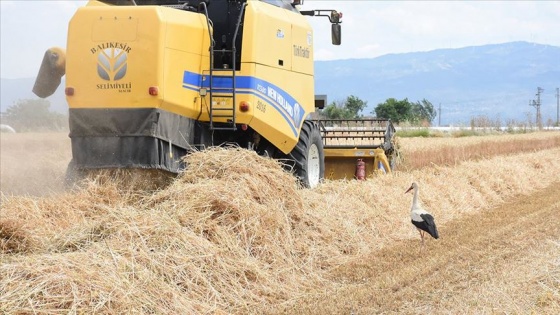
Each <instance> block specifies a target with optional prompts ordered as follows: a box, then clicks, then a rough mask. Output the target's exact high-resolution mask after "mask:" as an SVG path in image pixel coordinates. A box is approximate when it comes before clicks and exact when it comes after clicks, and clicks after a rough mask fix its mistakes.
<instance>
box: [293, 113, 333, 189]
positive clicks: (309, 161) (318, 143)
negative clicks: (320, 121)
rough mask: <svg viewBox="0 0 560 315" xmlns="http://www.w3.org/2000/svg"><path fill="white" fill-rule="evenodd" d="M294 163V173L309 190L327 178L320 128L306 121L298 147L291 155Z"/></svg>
mask: <svg viewBox="0 0 560 315" xmlns="http://www.w3.org/2000/svg"><path fill="white" fill-rule="evenodd" d="M290 157H291V159H293V161H294V173H295V175H296V176H297V177H298V178H299V180H300V181H301V182H302V184H303V185H304V186H306V187H309V188H314V187H316V186H317V185H318V184H319V182H320V181H321V180H322V179H323V178H324V177H325V154H324V152H323V141H322V139H321V132H320V130H319V126H318V125H317V124H316V123H314V122H312V121H308V120H306V121H304V122H303V126H302V128H301V133H300V135H299V141H298V143H297V145H296V147H295V148H294V149H293V150H292V152H291V153H290Z"/></svg>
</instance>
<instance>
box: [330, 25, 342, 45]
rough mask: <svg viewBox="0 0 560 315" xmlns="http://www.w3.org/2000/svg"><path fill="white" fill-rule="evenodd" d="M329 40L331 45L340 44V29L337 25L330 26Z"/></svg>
mask: <svg viewBox="0 0 560 315" xmlns="http://www.w3.org/2000/svg"><path fill="white" fill-rule="evenodd" d="M331 38H332V44H333V45H340V43H341V42H342V27H341V26H340V24H338V23H333V24H332V25H331Z"/></svg>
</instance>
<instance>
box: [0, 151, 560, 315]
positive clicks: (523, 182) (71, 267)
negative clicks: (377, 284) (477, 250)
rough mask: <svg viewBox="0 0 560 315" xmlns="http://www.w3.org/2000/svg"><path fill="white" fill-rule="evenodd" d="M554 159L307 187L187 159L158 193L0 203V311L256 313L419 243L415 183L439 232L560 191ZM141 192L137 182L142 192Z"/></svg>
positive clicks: (108, 189)
mask: <svg viewBox="0 0 560 315" xmlns="http://www.w3.org/2000/svg"><path fill="white" fill-rule="evenodd" d="M558 156H560V149H549V150H544V151H538V152H533V153H525V154H516V155H510V156H498V157H495V158H492V159H482V160H479V161H464V162H462V163H460V164H457V165H456V166H455V167H443V166H441V167H432V168H425V169H421V170H415V171H412V172H409V173H404V172H397V173H395V174H393V175H390V176H379V177H375V178H370V179H368V180H367V181H360V182H358V181H353V180H350V181H327V182H325V183H324V184H322V185H320V186H319V187H318V188H316V189H313V190H309V189H302V188H301V187H300V186H299V185H298V183H297V181H296V180H295V179H294V177H293V176H292V175H291V174H288V173H287V172H285V171H284V170H283V168H282V167H281V165H280V164H279V163H278V162H276V161H274V160H271V159H267V158H263V157H260V156H258V155H256V154H255V153H254V152H251V151H246V150H242V149H234V148H213V149H209V150H206V151H203V152H195V153H193V154H191V155H189V156H188V157H187V160H186V161H187V163H188V165H189V166H188V168H187V170H186V171H185V172H184V173H183V174H181V176H180V177H179V178H177V179H176V180H174V181H173V182H172V183H171V184H170V185H168V186H166V187H162V188H161V189H158V190H155V191H154V190H153V186H152V185H151V184H149V185H148V184H146V185H147V189H140V188H142V187H139V186H138V185H136V186H134V185H133V186H132V187H131V186H130V185H127V184H126V182H127V181H126V176H125V177H123V176H122V174H110V175H109V174H103V176H100V177H94V178H92V179H90V180H89V181H87V182H86V183H85V184H84V186H82V187H81V188H76V189H75V190H74V191H70V192H67V193H64V194H60V195H56V196H52V197H44V198H32V197H17V196H15V197H14V196H6V195H3V196H2V216H1V217H0V250H1V256H0V258H1V261H2V265H1V266H0V313H39V314H41V313H43V314H67V313H115V314H120V313H158V314H225V313H234V314H246V313H261V312H262V311H263V310H267V309H268V310H270V309H273V308H274V306H275V305H278V304H279V303H282V302H284V301H287V300H290V299H294V298H296V297H298V296H300V295H304V294H306V293H307V292H309V291H310V290H320V288H321V287H323V286H325V285H328V284H329V283H330V281H331V280H329V274H328V273H329V270H332V268H335V267H337V266H339V265H341V264H344V263H345V262H348V261H349V260H352V259H355V258H356V257H359V256H361V255H364V254H367V253H371V252H372V251H375V250H377V249H379V248H383V247H385V246H390V245H391V243H392V242H393V241H395V240H401V239H409V238H416V237H417V234H416V232H415V231H414V229H412V228H411V225H410V222H409V217H408V210H409V207H410V196H405V195H403V193H404V190H405V189H406V188H407V187H408V186H409V185H410V182H411V181H412V180H415V181H417V182H419V183H420V185H421V199H422V202H423V203H424V205H425V206H426V207H427V208H429V209H430V210H431V211H432V213H434V215H435V216H436V218H437V219H438V223H439V224H441V225H445V224H446V222H448V221H450V220H453V219H456V218H458V217H460V216H461V215H462V214H463V213H468V212H474V211H481V210H483V209H487V208H489V207H491V206H492V205H496V204H499V203H501V202H503V201H504V200H506V199H507V198H510V197H512V196H515V195H519V194H529V193H531V192H533V191H535V190H538V189H541V188H543V187H546V186H548V185H550V184H551V183H554V182H555V181H558V177H557V174H559V173H560V160H559V159H558ZM139 183H141V181H140V182H139Z"/></svg>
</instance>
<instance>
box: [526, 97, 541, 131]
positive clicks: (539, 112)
mask: <svg viewBox="0 0 560 315" xmlns="http://www.w3.org/2000/svg"><path fill="white" fill-rule="evenodd" d="M542 92H544V90H543V89H542V88H540V87H537V94H536V95H537V101H536V102H535V101H534V100H533V102H532V103H529V105H531V106H533V107H535V108H536V109H537V119H536V123H537V127H538V128H539V130H541V129H542V118H541V93H542Z"/></svg>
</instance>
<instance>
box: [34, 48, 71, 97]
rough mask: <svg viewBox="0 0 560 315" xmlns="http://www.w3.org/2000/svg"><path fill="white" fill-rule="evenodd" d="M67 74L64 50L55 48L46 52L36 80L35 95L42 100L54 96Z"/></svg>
mask: <svg viewBox="0 0 560 315" xmlns="http://www.w3.org/2000/svg"><path fill="white" fill-rule="evenodd" d="M65 73H66V51H65V50H64V49H63V48H59V47H53V48H49V49H48V50H47V51H46V52H45V56H44V57H43V61H42V62H41V67H40V68H39V74H37V79H35V85H34V86H33V93H35V95H37V96H39V97H40V98H45V97H49V96H51V95H53V93H54V92H55V91H56V89H57V88H58V86H59V85H60V79H61V78H62V76H63V75H64V74H65Z"/></svg>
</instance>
